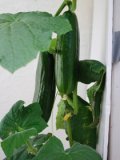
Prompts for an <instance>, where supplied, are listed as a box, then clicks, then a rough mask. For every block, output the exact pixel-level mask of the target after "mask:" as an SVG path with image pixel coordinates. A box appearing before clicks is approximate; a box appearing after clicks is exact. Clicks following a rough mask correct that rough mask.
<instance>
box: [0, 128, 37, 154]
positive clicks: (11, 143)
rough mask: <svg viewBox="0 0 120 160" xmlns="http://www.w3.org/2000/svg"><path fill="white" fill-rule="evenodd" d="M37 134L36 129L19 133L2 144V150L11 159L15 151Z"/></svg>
mask: <svg viewBox="0 0 120 160" xmlns="http://www.w3.org/2000/svg"><path fill="white" fill-rule="evenodd" d="M36 134H37V130H36V129H35V128H31V129H28V130H25V131H21V132H17V133H15V134H13V135H11V136H9V137H7V138H6V139H4V141H2V142H1V146H2V149H3V151H4V153H5V155H6V156H7V157H11V156H12V154H13V152H14V151H15V149H17V148H19V147H20V146H21V145H23V144H25V143H26V142H27V140H28V139H29V137H31V136H34V135H36Z"/></svg>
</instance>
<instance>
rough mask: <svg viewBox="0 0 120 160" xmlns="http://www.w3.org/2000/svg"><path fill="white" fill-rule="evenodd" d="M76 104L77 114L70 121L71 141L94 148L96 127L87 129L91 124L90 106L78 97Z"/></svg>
mask: <svg viewBox="0 0 120 160" xmlns="http://www.w3.org/2000/svg"><path fill="white" fill-rule="evenodd" d="M78 104H79V111H78V114H77V115H73V116H72V118H71V119H70V123H71V129H72V137H73V140H74V141H77V142H80V143H81V144H86V145H89V146H91V147H93V148H95V147H96V142H97V134H96V127H94V128H92V127H89V125H90V124H91V123H93V116H92V111H91V110H90V104H89V103H87V102H86V101H84V100H83V99H82V98H80V97H78Z"/></svg>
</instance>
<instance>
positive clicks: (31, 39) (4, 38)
mask: <svg viewBox="0 0 120 160" xmlns="http://www.w3.org/2000/svg"><path fill="white" fill-rule="evenodd" d="M70 30H71V26H70V24H69V22H68V21H67V20H66V19H65V18H64V17H62V16H58V17H53V16H52V15H51V14H49V13H45V12H25V13H22V12H21V13H17V14H1V15H0V64H1V65H2V66H3V67H4V68H6V69H8V70H9V71H11V72H14V71H15V70H16V69H18V68H20V67H22V66H24V65H26V64H27V63H28V62H30V61H31V60H33V59H34V58H35V57H36V56H37V53H38V51H41V52H43V51H48V50H49V47H50V43H51V39H52V33H53V32H55V33H57V34H58V35H61V34H65V33H66V32H68V31H70Z"/></svg>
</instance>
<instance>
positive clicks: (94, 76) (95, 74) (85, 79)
mask: <svg viewBox="0 0 120 160" xmlns="http://www.w3.org/2000/svg"><path fill="white" fill-rule="evenodd" d="M104 71H105V66H104V65H103V64H102V63H101V62H99V61H96V60H82V61H79V63H78V81H80V82H82V83H85V84H89V83H91V82H95V81H99V80H100V79H101V75H102V74H103V72H104Z"/></svg>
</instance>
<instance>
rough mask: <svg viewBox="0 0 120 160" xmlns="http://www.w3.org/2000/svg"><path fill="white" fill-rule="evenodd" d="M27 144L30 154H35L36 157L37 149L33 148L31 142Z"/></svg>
mask: <svg viewBox="0 0 120 160" xmlns="http://www.w3.org/2000/svg"><path fill="white" fill-rule="evenodd" d="M26 144H27V147H28V152H29V153H31V154H33V155H36V153H37V148H35V147H33V146H32V144H31V142H30V141H29V140H28V141H27V142H26Z"/></svg>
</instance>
